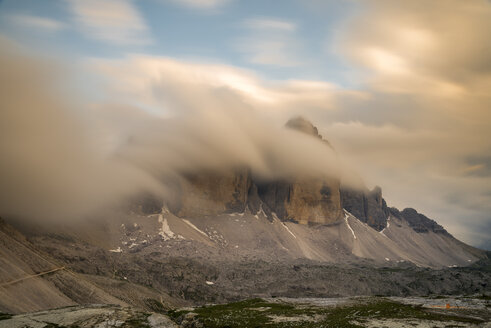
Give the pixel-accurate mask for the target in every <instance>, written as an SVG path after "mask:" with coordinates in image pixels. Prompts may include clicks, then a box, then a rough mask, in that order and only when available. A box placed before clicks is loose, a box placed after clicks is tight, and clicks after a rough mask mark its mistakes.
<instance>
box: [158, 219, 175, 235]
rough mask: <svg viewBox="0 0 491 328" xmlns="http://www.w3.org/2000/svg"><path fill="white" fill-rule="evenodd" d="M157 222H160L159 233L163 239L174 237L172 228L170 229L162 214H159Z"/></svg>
mask: <svg viewBox="0 0 491 328" xmlns="http://www.w3.org/2000/svg"><path fill="white" fill-rule="evenodd" d="M159 223H162V227H161V228H160V229H159V235H160V236H161V237H162V238H163V239H164V240H169V239H173V238H176V234H175V233H174V232H173V231H172V230H170V227H169V223H168V222H167V219H165V218H164V216H163V215H162V214H159Z"/></svg>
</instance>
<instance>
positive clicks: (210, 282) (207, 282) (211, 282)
mask: <svg viewBox="0 0 491 328" xmlns="http://www.w3.org/2000/svg"><path fill="white" fill-rule="evenodd" d="M205 283H206V284H207V285H214V284H215V283H214V282H213V281H205Z"/></svg>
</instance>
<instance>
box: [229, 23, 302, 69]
mask: <svg viewBox="0 0 491 328" xmlns="http://www.w3.org/2000/svg"><path fill="white" fill-rule="evenodd" d="M243 26H245V27H246V28H247V30H248V35H247V36H246V37H244V38H242V39H240V40H239V41H238V42H237V43H236V49H238V50H239V51H240V52H242V53H244V54H245V56H246V57H247V60H248V61H249V62H251V63H253V64H260V65H271V66H279V67H293V66H298V65H301V61H300V60H299V55H298V53H299V49H300V48H301V46H300V42H299V41H298V40H297V39H296V38H295V35H294V32H295V30H296V28H297V27H296V24H295V23H293V22H289V21H286V20H282V19H278V18H271V17H268V18H265V17H257V18H251V19H248V20H246V21H244V22H243Z"/></svg>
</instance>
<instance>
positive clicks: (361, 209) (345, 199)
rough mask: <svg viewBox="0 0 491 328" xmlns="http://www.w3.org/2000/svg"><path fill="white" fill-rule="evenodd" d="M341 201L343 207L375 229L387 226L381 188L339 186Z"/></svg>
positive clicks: (386, 214) (385, 208)
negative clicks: (362, 188)
mask: <svg viewBox="0 0 491 328" xmlns="http://www.w3.org/2000/svg"><path fill="white" fill-rule="evenodd" d="M340 194H341V203H342V205H343V208H344V209H346V210H347V211H348V212H350V213H351V214H353V215H354V216H355V217H357V218H358V219H359V220H360V221H362V222H365V223H366V224H368V225H369V226H371V227H372V228H374V229H375V230H377V231H381V230H382V229H384V228H385V227H386V226H387V218H388V217H389V209H388V208H387V204H386V202H385V200H384V199H383V198H382V189H381V188H380V187H378V186H377V187H375V188H373V190H371V191H370V190H368V189H364V190H361V189H353V188H349V187H341V190H340Z"/></svg>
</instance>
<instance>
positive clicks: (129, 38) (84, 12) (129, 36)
mask: <svg viewBox="0 0 491 328" xmlns="http://www.w3.org/2000/svg"><path fill="white" fill-rule="evenodd" d="M67 1H68V4H69V5H70V9H71V10H72V13H73V15H74V17H75V20H76V22H77V23H78V24H79V27H80V30H81V31H82V33H84V34H85V35H86V36H87V37H88V38H92V39H96V40H99V41H104V42H110V43H112V44H115V45H145V44H149V43H151V38H150V37H149V34H148V27H147V25H146V24H145V22H144V20H143V18H142V17H141V15H140V13H139V12H138V10H137V9H136V8H135V6H134V5H133V3H132V1H131V0H106V1H102V2H101V1H96V0H67Z"/></svg>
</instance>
